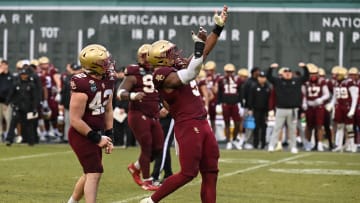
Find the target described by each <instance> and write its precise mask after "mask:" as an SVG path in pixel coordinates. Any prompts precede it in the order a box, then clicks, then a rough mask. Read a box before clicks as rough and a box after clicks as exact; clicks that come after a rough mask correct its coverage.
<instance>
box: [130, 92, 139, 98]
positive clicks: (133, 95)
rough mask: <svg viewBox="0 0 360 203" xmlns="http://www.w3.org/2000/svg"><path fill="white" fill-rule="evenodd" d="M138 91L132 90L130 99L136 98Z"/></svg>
mask: <svg viewBox="0 0 360 203" xmlns="http://www.w3.org/2000/svg"><path fill="white" fill-rule="evenodd" d="M136 95H137V93H135V92H130V100H135V97H136Z"/></svg>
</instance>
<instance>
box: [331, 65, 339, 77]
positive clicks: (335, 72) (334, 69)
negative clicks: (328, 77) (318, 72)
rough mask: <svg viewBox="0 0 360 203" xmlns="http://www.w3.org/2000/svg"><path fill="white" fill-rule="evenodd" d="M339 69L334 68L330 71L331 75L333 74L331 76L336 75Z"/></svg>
mask: <svg viewBox="0 0 360 203" xmlns="http://www.w3.org/2000/svg"><path fill="white" fill-rule="evenodd" d="M340 69H341V67H340V66H334V67H333V68H332V69H331V74H333V75H336V74H338V72H339V70H340Z"/></svg>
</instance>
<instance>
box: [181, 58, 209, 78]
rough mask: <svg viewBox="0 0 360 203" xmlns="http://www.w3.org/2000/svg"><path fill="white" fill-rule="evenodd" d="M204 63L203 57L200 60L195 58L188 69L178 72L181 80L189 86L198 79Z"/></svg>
mask: <svg viewBox="0 0 360 203" xmlns="http://www.w3.org/2000/svg"><path fill="white" fill-rule="evenodd" d="M202 62H203V57H202V56H201V57H200V58H195V56H193V57H192V58H191V61H190V63H189V65H188V67H187V68H186V69H182V70H179V71H177V74H178V76H179V79H180V80H181V82H182V83H183V84H188V83H189V82H190V81H192V80H194V79H195V78H196V76H197V75H198V74H199V72H200V69H201V64H202Z"/></svg>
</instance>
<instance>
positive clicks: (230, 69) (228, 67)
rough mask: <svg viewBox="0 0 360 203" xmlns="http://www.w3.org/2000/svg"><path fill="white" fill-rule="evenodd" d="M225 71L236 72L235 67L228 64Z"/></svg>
mask: <svg viewBox="0 0 360 203" xmlns="http://www.w3.org/2000/svg"><path fill="white" fill-rule="evenodd" d="M224 71H225V72H234V71H235V66H234V64H232V63H228V64H226V65H225V66H224Z"/></svg>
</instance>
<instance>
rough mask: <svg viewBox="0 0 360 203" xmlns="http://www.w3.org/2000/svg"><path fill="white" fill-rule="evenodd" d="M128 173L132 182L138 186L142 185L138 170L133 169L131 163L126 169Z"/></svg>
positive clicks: (133, 166)
mask: <svg viewBox="0 0 360 203" xmlns="http://www.w3.org/2000/svg"><path fill="white" fill-rule="evenodd" d="M127 169H128V171H129V173H130V174H131V176H132V178H133V180H134V182H135V183H136V184H138V185H139V186H142V185H143V181H142V180H141V178H140V170H139V169H137V168H136V167H135V164H134V163H131V164H129V165H128V167H127Z"/></svg>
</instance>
